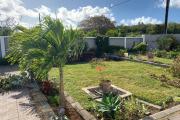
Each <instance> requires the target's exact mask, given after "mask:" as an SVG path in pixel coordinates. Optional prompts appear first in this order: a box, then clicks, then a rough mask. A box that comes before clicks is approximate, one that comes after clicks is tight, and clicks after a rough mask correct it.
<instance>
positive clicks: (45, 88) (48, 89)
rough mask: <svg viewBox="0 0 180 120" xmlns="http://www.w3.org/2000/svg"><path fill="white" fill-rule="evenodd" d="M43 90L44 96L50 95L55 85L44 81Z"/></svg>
mask: <svg viewBox="0 0 180 120" xmlns="http://www.w3.org/2000/svg"><path fill="white" fill-rule="evenodd" d="M41 89H42V92H43V93H44V94H50V93H51V92H52V90H53V83H52V82H51V81H49V80H46V81H43V82H42V88H41Z"/></svg>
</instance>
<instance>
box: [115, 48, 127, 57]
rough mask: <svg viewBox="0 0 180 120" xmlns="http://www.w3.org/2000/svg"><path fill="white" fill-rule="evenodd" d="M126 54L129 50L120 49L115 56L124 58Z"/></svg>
mask: <svg viewBox="0 0 180 120" xmlns="http://www.w3.org/2000/svg"><path fill="white" fill-rule="evenodd" d="M124 53H127V50H125V49H120V50H119V51H117V52H115V55H118V56H121V57H123V56H124Z"/></svg>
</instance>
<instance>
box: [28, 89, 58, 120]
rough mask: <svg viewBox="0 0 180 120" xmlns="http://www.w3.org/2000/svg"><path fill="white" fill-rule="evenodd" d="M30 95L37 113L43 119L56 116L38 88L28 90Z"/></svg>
mask: <svg viewBox="0 0 180 120" xmlns="http://www.w3.org/2000/svg"><path fill="white" fill-rule="evenodd" d="M30 96H31V98H32V101H33V102H34V104H35V107H36V109H37V112H38V114H39V115H40V117H41V118H42V119H43V120H53V118H55V117H57V116H56V115H55V113H54V111H53V110H52V108H51V107H50V105H49V104H48V102H47V98H46V97H45V96H44V94H43V93H42V92H41V91H39V89H32V90H30Z"/></svg>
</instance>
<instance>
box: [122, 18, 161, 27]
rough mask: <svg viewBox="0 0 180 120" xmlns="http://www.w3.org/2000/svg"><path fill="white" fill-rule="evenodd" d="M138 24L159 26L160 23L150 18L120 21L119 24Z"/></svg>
mask: <svg viewBox="0 0 180 120" xmlns="http://www.w3.org/2000/svg"><path fill="white" fill-rule="evenodd" d="M139 23H144V24H160V23H162V21H160V20H157V19H156V18H152V17H144V16H142V17H139V18H135V19H122V20H121V21H120V24H122V25H138V24H139Z"/></svg>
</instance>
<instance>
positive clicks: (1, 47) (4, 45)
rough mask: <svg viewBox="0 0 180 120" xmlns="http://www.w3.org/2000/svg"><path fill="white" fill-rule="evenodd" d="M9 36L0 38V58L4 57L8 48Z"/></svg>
mask: <svg viewBox="0 0 180 120" xmlns="http://www.w3.org/2000/svg"><path fill="white" fill-rule="evenodd" d="M8 38H9V36H0V58H3V57H5V55H6V53H7V51H8V48H9V39H8Z"/></svg>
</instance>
